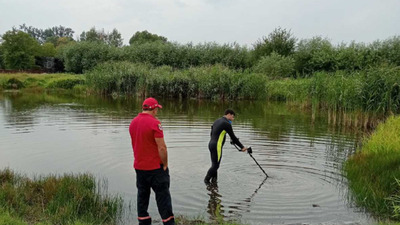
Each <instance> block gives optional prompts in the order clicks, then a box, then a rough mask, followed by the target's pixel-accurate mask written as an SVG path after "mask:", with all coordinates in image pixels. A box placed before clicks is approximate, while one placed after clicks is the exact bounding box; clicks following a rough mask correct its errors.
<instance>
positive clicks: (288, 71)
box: [253, 52, 295, 78]
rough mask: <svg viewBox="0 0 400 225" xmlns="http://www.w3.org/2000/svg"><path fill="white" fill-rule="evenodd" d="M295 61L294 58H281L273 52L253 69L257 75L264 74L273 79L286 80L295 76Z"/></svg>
mask: <svg viewBox="0 0 400 225" xmlns="http://www.w3.org/2000/svg"><path fill="white" fill-rule="evenodd" d="M294 66H295V61H294V59H293V58H292V57H290V56H288V57H285V56H281V55H279V54H278V53H275V52H273V53H272V54H271V55H269V56H265V57H262V58H261V59H260V60H259V61H258V63H257V64H256V65H255V66H254V67H253V71H254V72H256V73H263V74H265V75H267V76H268V77H271V78H284V77H291V76H293V75H294Z"/></svg>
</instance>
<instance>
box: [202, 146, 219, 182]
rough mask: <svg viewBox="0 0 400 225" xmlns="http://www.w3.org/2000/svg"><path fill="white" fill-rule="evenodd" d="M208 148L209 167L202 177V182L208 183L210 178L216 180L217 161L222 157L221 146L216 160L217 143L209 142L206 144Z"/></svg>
mask: <svg viewBox="0 0 400 225" xmlns="http://www.w3.org/2000/svg"><path fill="white" fill-rule="evenodd" d="M208 150H210V156H211V167H210V169H208V172H207V175H206V177H205V178H204V182H206V183H208V182H210V179H211V181H212V182H216V181H217V178H218V168H219V163H220V162H221V159H222V147H221V149H220V155H221V156H220V158H219V160H218V149H217V145H216V144H215V145H214V144H209V145H208Z"/></svg>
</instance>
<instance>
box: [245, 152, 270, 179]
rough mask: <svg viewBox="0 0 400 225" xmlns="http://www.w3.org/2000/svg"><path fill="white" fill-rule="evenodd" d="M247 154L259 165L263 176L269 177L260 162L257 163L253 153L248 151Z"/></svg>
mask: <svg viewBox="0 0 400 225" xmlns="http://www.w3.org/2000/svg"><path fill="white" fill-rule="evenodd" d="M249 155H250V157H251V158H252V159H253V160H254V162H256V164H257V166H258V167H260V169H261V170H262V171H263V173H264V174H265V176H267V177H269V176H268V174H267V173H266V172H265V171H264V169H263V168H262V167H261V166H260V164H258V162H257V160H256V159H255V158H254V157H253V155H252V154H251V153H249Z"/></svg>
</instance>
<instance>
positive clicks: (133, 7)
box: [0, 0, 400, 47]
mask: <svg viewBox="0 0 400 225" xmlns="http://www.w3.org/2000/svg"><path fill="white" fill-rule="evenodd" d="M24 23H25V24H26V25H28V26H33V27H36V28H40V29H46V28H50V27H54V26H59V25H62V26H64V27H70V28H72V29H73V30H74V31H75V34H74V38H77V37H78V36H79V34H81V33H82V32H83V31H88V30H89V29H90V28H92V27H96V29H98V30H100V29H104V31H105V32H111V31H112V30H113V29H114V28H116V29H117V30H118V31H119V32H120V33H121V34H122V37H123V39H124V43H125V44H128V43H129V39H130V38H131V37H132V35H133V34H134V33H135V32H137V31H144V30H147V31H149V32H151V33H154V34H158V35H162V36H164V37H166V38H168V40H169V41H175V42H179V43H181V44H185V43H189V42H192V43H195V44H196V43H203V42H217V43H220V44H225V43H233V42H236V43H238V44H240V45H243V46H249V47H250V46H252V44H254V43H255V42H256V41H257V40H260V39H261V38H262V37H265V36H268V34H269V33H271V32H272V31H273V30H274V29H275V28H277V27H281V28H283V29H287V30H290V31H291V32H292V34H293V35H294V37H296V38H297V39H308V38H312V37H315V36H321V37H323V38H328V39H329V40H330V41H331V42H332V43H335V44H339V43H342V42H344V43H349V42H351V41H356V42H364V43H370V42H372V41H375V40H384V39H387V38H390V37H393V36H395V35H400V25H399V24H400V0H35V1H34V0H0V34H4V33H5V32H6V31H8V30H11V29H12V27H13V26H15V27H19V25H22V24H24Z"/></svg>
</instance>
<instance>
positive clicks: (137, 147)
mask: <svg viewBox="0 0 400 225" xmlns="http://www.w3.org/2000/svg"><path fill="white" fill-rule="evenodd" d="M129 133H130V135H131V140H132V148H133V156H134V158H135V160H134V163H133V167H134V168H135V169H138V170H155V169H159V168H160V164H162V161H161V158H160V156H159V154H158V147H157V143H156V141H155V138H163V137H164V134H163V131H162V127H161V123H160V121H159V120H158V119H156V118H155V117H154V116H153V115H150V114H147V113H139V114H138V116H137V117H135V118H134V119H133V120H132V122H131V125H130V126H129Z"/></svg>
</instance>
